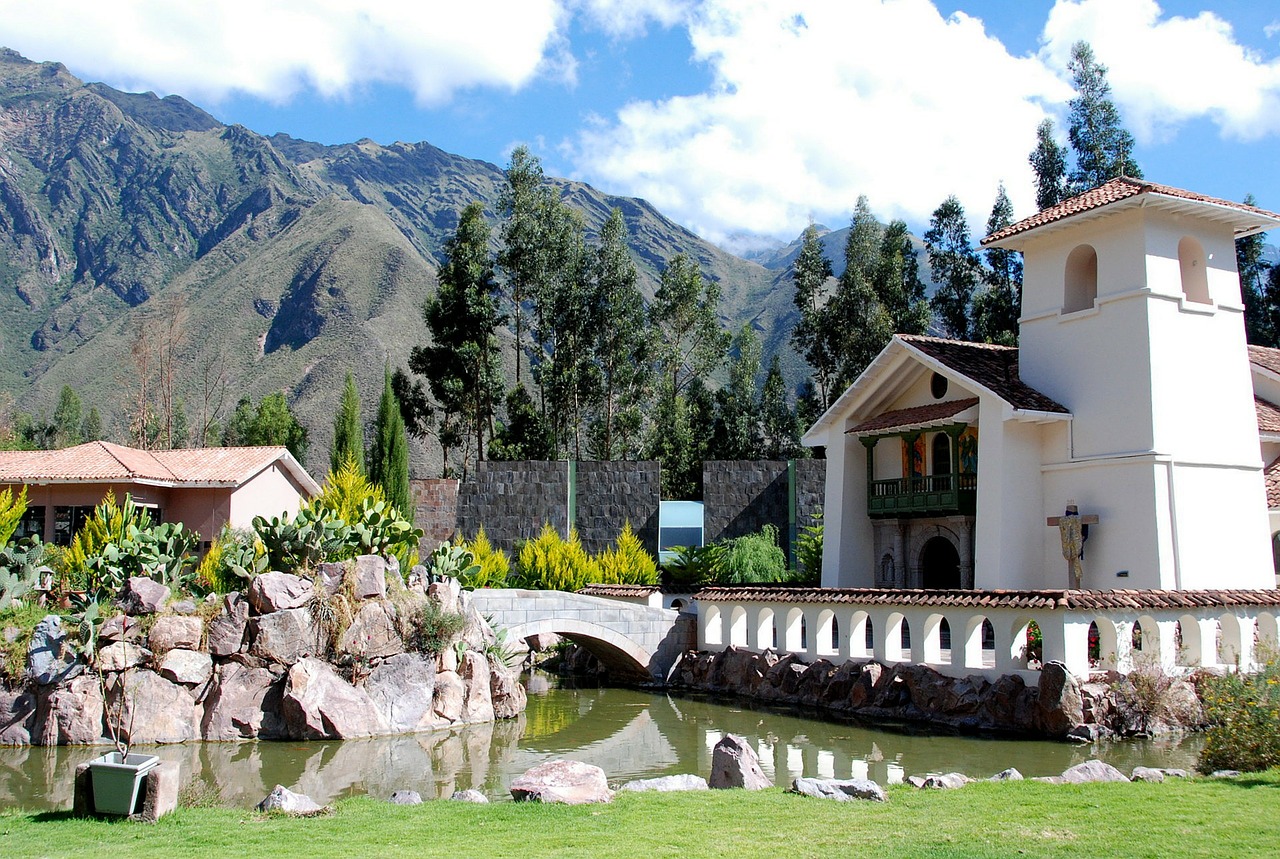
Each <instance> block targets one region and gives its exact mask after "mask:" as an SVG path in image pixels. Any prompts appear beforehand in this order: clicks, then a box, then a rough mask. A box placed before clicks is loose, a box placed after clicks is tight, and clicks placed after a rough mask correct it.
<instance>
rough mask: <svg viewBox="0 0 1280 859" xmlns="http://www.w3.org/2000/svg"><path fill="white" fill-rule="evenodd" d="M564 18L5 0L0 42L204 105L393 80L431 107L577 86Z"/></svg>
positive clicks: (426, 9)
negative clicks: (474, 90)
mask: <svg viewBox="0 0 1280 859" xmlns="http://www.w3.org/2000/svg"><path fill="white" fill-rule="evenodd" d="M565 15H566V13H565V11H564V9H563V8H562V4H561V3H560V2H558V0H520V2H515V3H512V2H503V0H467V2H463V3H457V2H439V0H436V2H427V0H419V2H414V0H404V2H387V0H217V2H216V3H211V4H207V3H190V2H185V0H180V2H174V0H112V2H103V0H0V44H4V45H6V46H8V47H10V48H13V49H14V50H17V51H19V52H21V53H23V54H26V55H27V56H29V57H32V58H34V59H41V60H44V59H55V60H59V61H61V62H64V63H66V64H68V65H69V66H72V67H73V68H74V69H75V70H76V71H77V72H78V73H81V74H84V75H88V76H91V77H98V78H102V79H104V80H106V81H107V82H108V83H112V84H114V85H116V86H120V87H123V88H126V89H150V90H156V91H158V92H161V93H173V92H177V93H181V94H182V95H184V96H187V97H189V98H194V99H198V100H207V101H220V100H222V99H224V98H226V97H227V96H228V95H230V94H232V93H245V94H249V95H253V96H257V97H260V98H265V99H268V100H271V101H277V102H280V101H285V100H287V99H288V98H289V97H291V96H292V95H294V94H296V93H297V92H299V91H301V90H303V89H315V90H316V91H318V92H320V93H321V94H323V95H325V96H346V95H349V94H350V93H351V92H352V91H353V90H358V89H359V88H360V87H361V86H363V85H367V84H370V83H377V82H391V83H395V84H399V85H402V86H405V87H407V88H408V89H410V90H411V91H412V92H414V93H415V95H416V96H417V98H418V100H419V101H420V102H422V103H423V104H428V105H434V104H440V103H443V102H445V101H447V100H448V99H449V98H450V97H451V96H452V95H453V94H454V93H455V92H456V91H458V90H460V89H465V88H469V87H476V86H493V87H502V88H508V89H517V88H519V87H520V86H522V85H523V84H525V83H527V82H529V81H530V80H531V79H532V78H533V77H534V76H535V75H537V74H540V73H551V74H554V75H558V76H561V77H567V78H570V79H571V77H572V74H573V62H572V58H571V57H570V56H569V55H568V53H567V50H566V46H565V45H564V43H563V36H562V31H563V27H564V24H565Z"/></svg>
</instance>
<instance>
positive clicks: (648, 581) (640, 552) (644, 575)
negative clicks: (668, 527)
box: [597, 522, 658, 585]
mask: <svg viewBox="0 0 1280 859" xmlns="http://www.w3.org/2000/svg"><path fill="white" fill-rule="evenodd" d="M597 563H598V564H599V567H600V581H602V582H606V583H609V584H625V585H655V584H657V583H658V567H657V564H655V563H654V561H653V556H652V555H650V554H649V553H648V552H646V551H645V550H644V546H642V545H641V544H640V538H639V537H637V536H636V535H635V532H633V531H632V530H631V523H630V522H626V523H624V524H623V526H622V533H620V534H619V535H618V542H617V543H616V544H615V545H614V548H613V549H611V550H609V551H605V552H601V553H600V556H599V557H598V558H597Z"/></svg>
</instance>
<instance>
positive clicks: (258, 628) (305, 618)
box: [249, 573, 316, 665]
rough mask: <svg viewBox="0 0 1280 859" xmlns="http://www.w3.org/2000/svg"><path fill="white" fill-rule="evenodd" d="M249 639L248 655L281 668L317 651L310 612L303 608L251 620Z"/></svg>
mask: <svg viewBox="0 0 1280 859" xmlns="http://www.w3.org/2000/svg"><path fill="white" fill-rule="evenodd" d="M267 575H270V573H268V574H267ZM259 578H261V576H259ZM249 637H250V638H251V639H252V640H253V644H251V645H250V646H249V653H250V654H251V655H253V656H257V657H260V658H262V659H267V660H270V661H272V662H279V663H280V664H281V665H292V664H294V663H295V662H297V661H298V660H299V659H302V658H303V657H306V656H310V655H311V654H312V653H313V652H315V649H316V630H315V627H314V626H313V625H312V623H311V610H310V609H306V608H290V609H284V610H282V611H276V612H272V613H271V614H264V615H261V616H260V617H254V618H250V619H249Z"/></svg>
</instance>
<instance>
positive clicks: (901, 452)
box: [698, 177, 1280, 675]
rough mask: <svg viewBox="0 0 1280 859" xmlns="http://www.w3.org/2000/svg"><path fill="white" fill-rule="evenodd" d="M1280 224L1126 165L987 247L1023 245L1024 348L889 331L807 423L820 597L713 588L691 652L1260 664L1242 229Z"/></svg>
mask: <svg viewBox="0 0 1280 859" xmlns="http://www.w3.org/2000/svg"><path fill="white" fill-rule="evenodd" d="M1275 227H1280V215H1277V214H1275V213H1272V212H1268V211H1264V210H1261V209H1257V208H1254V207H1251V206H1245V205H1241V204H1238V203H1232V202H1229V201H1226V200H1218V199H1213V198H1210V197H1206V196H1203V195H1200V194H1195V193H1190V192H1187V191H1182V190H1179V189H1176V188H1170V187H1165V186H1161V185H1156V184H1152V183H1149V182H1145V181H1140V180H1135V179H1130V178H1126V177H1122V178H1118V179H1115V180H1112V181H1110V182H1108V183H1107V184H1105V185H1103V186H1101V187H1099V188H1096V189H1094V190H1092V191H1089V192H1086V193H1084V194H1082V195H1079V196H1077V197H1074V198H1072V199H1069V200H1066V201H1064V202H1062V203H1060V204H1058V205H1056V206H1053V207H1051V208H1048V209H1046V210H1044V211H1041V212H1039V213H1038V214H1036V215H1034V216H1032V217H1030V218H1027V219H1025V220H1022V221H1020V222H1018V223H1016V224H1014V225H1012V226H1010V227H1008V228H1006V229H1004V230H1001V231H999V232H997V233H995V234H993V235H990V236H987V237H986V238H985V239H984V240H983V242H982V244H983V245H984V246H986V247H1000V248H1007V249H1011V250H1016V251H1020V252H1022V254H1023V258H1024V266H1025V268H1024V273H1025V277H1024V285H1023V295H1022V308H1021V316H1020V318H1019V329H1020V332H1019V345H1018V346H1017V347H1016V348H1015V347H1004V346H993V345H988V344H980V343H966V342H960V341H954V340H944V339H940V338H935V337H922V336H904V335H897V336H895V337H894V338H893V340H892V341H891V342H890V343H889V345H888V346H886V347H885V349H884V350H883V351H882V352H881V353H880V354H879V356H877V357H876V359H875V361H874V362H873V363H872V364H871V365H870V366H869V367H868V368H867V369H866V370H865V371H864V372H863V373H862V374H861V375H860V376H859V377H858V378H857V380H856V381H855V382H854V383H853V384H852V385H851V386H850V387H849V388H848V390H846V391H845V392H844V393H843V394H842V395H841V396H840V397H839V399H837V400H836V402H835V403H834V404H833V405H832V406H831V408H830V409H828V411H827V412H826V413H825V414H824V415H822V417H821V418H820V419H819V420H818V421H817V422H816V423H815V424H814V425H813V427H812V428H811V429H810V430H809V431H808V432H807V433H806V434H805V436H804V443H805V444H807V445H810V446H815V447H816V446H821V447H823V448H825V450H826V457H827V478H826V499H825V506H824V517H823V518H824V528H825V537H824V553H823V567H822V577H821V583H822V587H821V588H810V589H772V590H767V589H761V590H760V592H759V593H754V594H753V593H749V592H746V591H741V590H739V591H732V590H731V589H727V588H726V589H712V590H709V591H704V592H702V593H700V594H699V595H698V600H699V603H700V604H701V605H702V606H703V607H704V608H703V611H702V614H703V617H702V618H700V641H699V644H700V646H705V647H709V648H710V649H716V648H717V647H724V646H728V645H731V644H732V645H737V646H745V647H752V648H757V649H763V648H764V647H769V646H776V647H778V648H779V649H781V650H784V651H791V652H796V653H802V654H804V655H806V656H811V657H831V656H845V657H853V658H856V657H873V658H876V659H879V660H883V661H886V662H897V661H914V662H923V663H926V664H929V665H932V666H935V667H937V668H938V670H940V671H943V672H945V673H952V674H960V675H963V674H967V673H974V672H978V673H987V674H1002V673H1009V672H1017V671H1024V670H1029V669H1030V668H1032V667H1033V666H1034V663H1035V662H1036V661H1038V660H1034V659H1032V658H1031V648H1030V646H1029V644H1028V641H1029V636H1028V631H1029V630H1031V629H1038V630H1039V631H1040V632H1041V633H1042V634H1043V653H1042V654H1041V655H1040V658H1041V659H1044V660H1049V659H1056V660H1060V661H1063V662H1065V663H1066V664H1067V665H1068V667H1069V668H1070V669H1071V670H1072V671H1073V672H1075V673H1077V674H1079V675H1084V674H1087V673H1088V671H1089V670H1090V668H1091V667H1100V666H1105V665H1110V666H1112V667H1117V668H1119V669H1120V670H1127V668H1128V667H1129V666H1131V665H1132V664H1133V657H1134V651H1135V650H1140V651H1150V652H1151V653H1152V655H1153V657H1154V658H1158V659H1159V660H1160V661H1161V662H1162V663H1163V664H1164V665H1165V666H1166V667H1170V668H1172V667H1175V666H1185V667H1188V668H1190V667H1195V666H1214V665H1219V666H1224V667H1227V666H1230V665H1233V664H1237V663H1238V664H1248V663H1249V662H1250V660H1251V659H1252V655H1253V654H1254V653H1255V651H1256V647H1257V646H1258V645H1259V644H1260V643H1262V642H1268V643H1271V644H1274V643H1275V642H1276V640H1277V615H1278V614H1280V591H1277V590H1276V589H1275V584H1276V578H1275V568H1274V565H1273V560H1272V552H1271V549H1270V546H1271V535H1272V533H1273V532H1275V531H1280V350H1269V349H1257V348H1252V349H1251V347H1249V346H1247V345H1246V342H1245V329H1244V307H1243V303H1242V301H1241V291H1240V280H1239V276H1238V273H1237V270H1236V254H1235V242H1236V239H1238V238H1241V237H1243V236H1248V235H1253V234H1255V233H1259V232H1263V231H1266V230H1270V229H1273V228H1275ZM1273 404H1276V405H1273ZM1260 427H1261V431H1260ZM1268 484H1270V487H1271V501H1270V503H1269V502H1268ZM1269 507H1271V508H1276V509H1275V512H1274V513H1272V514H1269V512H1268V509H1269ZM1069 513H1070V514H1073V515H1068V514H1069ZM1269 516H1270V517H1271V522H1274V524H1271V522H1269ZM1033 622H1034V624H1035V627H1034V628H1033V627H1032V626H1031V624H1032V623H1033Z"/></svg>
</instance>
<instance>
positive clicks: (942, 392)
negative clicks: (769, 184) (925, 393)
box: [929, 373, 947, 400]
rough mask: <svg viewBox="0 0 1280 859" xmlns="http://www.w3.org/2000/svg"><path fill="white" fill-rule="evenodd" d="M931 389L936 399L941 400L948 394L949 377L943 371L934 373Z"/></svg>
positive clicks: (930, 384) (930, 383) (930, 381)
mask: <svg viewBox="0 0 1280 859" xmlns="http://www.w3.org/2000/svg"><path fill="white" fill-rule="evenodd" d="M929 390H930V391H931V392H932V393H933V398H934V399H935V400H940V399H942V398H943V397H945V396H946V395H947V377H946V376H944V375H942V374H941V373H934V374H933V378H932V379H930V380H929Z"/></svg>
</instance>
